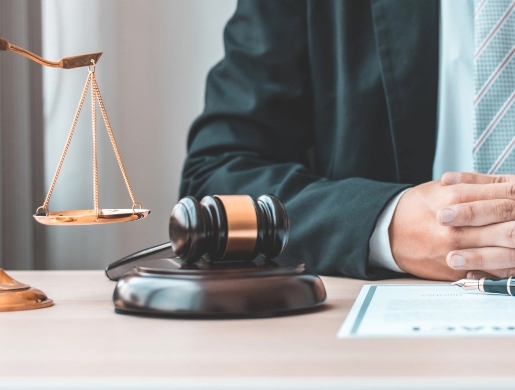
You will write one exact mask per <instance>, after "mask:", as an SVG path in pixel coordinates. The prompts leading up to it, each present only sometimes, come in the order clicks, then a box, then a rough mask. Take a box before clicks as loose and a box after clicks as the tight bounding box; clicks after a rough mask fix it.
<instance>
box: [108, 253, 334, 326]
mask: <svg viewBox="0 0 515 390" xmlns="http://www.w3.org/2000/svg"><path fill="white" fill-rule="evenodd" d="M108 275H109V274H108ZM326 299H327V294H326V291H325V287H324V284H323V283H322V280H321V279H320V278H319V277H318V276H317V275H315V274H312V273H309V272H307V271H306V270H305V269H304V264H302V263H299V262H298V261H296V260H290V259H283V260H274V261H271V260H265V259H262V258H259V259H255V260H254V261H245V262H234V261H231V262H226V263H219V262H217V263H210V262H207V261H204V260H203V259H201V260H199V261H198V262H197V263H194V264H188V263H185V262H182V261H181V260H180V259H179V258H166V259H150V260H148V261H147V262H145V263H144V262H141V261H140V262H139V264H138V265H137V266H135V267H134V268H133V269H132V271H129V272H128V273H126V274H125V275H124V276H122V277H121V278H120V279H119V280H118V282H117V284H116V288H115V290H114V293H113V303H114V306H115V310H116V312H117V313H124V314H144V315H154V316H155V315H158V316H172V317H269V316H275V315H281V314H289V313H290V314H291V313H296V312H300V311H305V310H307V309H311V308H315V307H317V306H321V305H323V304H324V303H325V301H326Z"/></svg>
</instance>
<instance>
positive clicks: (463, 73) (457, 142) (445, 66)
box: [369, 0, 474, 272]
mask: <svg viewBox="0 0 515 390" xmlns="http://www.w3.org/2000/svg"><path fill="white" fill-rule="evenodd" d="M439 67H440V72H439V74H440V76H439V83H438V129H437V134H438V136H437V141H436V154H435V160H434V164H433V179H434V180H439V179H440V178H441V176H442V174H444V173H445V172H447V171H462V172H471V171H472V170H473V161H472V144H473V131H474V130H473V117H474V105H473V101H474V0H441V2H440V63H439ZM407 191H409V190H407ZM405 192H406V191H404V192H402V193H400V194H399V195H397V196H396V197H395V198H394V199H392V200H391V201H390V202H389V203H388V205H387V206H386V208H385V210H384V211H383V213H382V214H381V215H380V216H379V219H378V221H377V223H376V227H375V230H374V233H373V234H372V237H371V238H370V242H369V246H370V256H369V264H370V265H371V266H373V267H379V268H386V269H389V270H392V271H397V272H403V271H402V270H401V269H400V268H399V267H398V266H397V263H396V262H395V259H394V258H393V255H392V250H391V248H390V237H389V235H388V227H389V226H390V222H391V220H392V217H393V213H394V212H395V208H396V207H397V203H398V202H399V200H400V198H401V197H402V195H404V193H405ZM435 218H436V216H435Z"/></svg>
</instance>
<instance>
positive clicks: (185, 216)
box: [169, 195, 290, 263]
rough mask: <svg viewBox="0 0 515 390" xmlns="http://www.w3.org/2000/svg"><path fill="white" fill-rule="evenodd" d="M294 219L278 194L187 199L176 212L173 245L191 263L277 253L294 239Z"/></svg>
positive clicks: (270, 256) (171, 229) (172, 225)
mask: <svg viewBox="0 0 515 390" xmlns="http://www.w3.org/2000/svg"><path fill="white" fill-rule="evenodd" d="M289 232H290V220H289V218H288V214H287V213H286V209H285V207H284V205H283V204H282V203H281V202H280V201H279V199H277V198H276V197H275V196H273V195H262V196H260V197H259V198H257V199H256V198H254V197H253V196H251V195H215V196H206V197H204V198H203V199H202V200H201V201H200V202H199V201H197V200H196V199H195V198H193V197H190V196H188V197H185V198H183V199H181V200H180V201H179V203H177V205H175V207H174V208H173V210H172V214H171V216H170V224H169V234H170V243H171V246H172V249H173V251H174V252H175V254H176V255H177V256H178V257H180V258H181V259H182V260H183V261H186V262H190V263H192V262H196V261H197V260H199V259H200V257H203V258H204V259H206V260H208V261H212V262H217V261H242V260H252V259H254V258H256V257H257V256H258V255H262V256H263V257H265V258H267V259H273V258H275V257H277V256H278V255H279V254H280V253H281V252H282V250H283V249H284V247H285V246H286V244H287V242H288V235H289Z"/></svg>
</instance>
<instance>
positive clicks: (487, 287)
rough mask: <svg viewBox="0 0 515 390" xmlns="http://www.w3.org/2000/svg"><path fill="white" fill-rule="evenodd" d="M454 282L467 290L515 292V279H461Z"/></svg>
mask: <svg viewBox="0 0 515 390" xmlns="http://www.w3.org/2000/svg"><path fill="white" fill-rule="evenodd" d="M452 284H454V285H456V286H458V287H461V288H463V289H465V290H475V291H481V292H486V293H496V294H505V295H511V296H513V294H515V279H513V280H512V277H511V276H510V277H509V278H507V279H487V278H481V279H479V280H478V279H461V280H458V281H457V282H453V283H452Z"/></svg>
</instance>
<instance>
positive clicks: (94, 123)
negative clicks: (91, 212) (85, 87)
mask: <svg viewBox="0 0 515 390" xmlns="http://www.w3.org/2000/svg"><path fill="white" fill-rule="evenodd" d="M93 66H94V63H93ZM90 74H91V75H92V76H91V78H94V77H95V69H93V70H90ZM91 121H92V124H91V128H92V131H93V207H94V208H95V213H96V214H97V215H98V208H99V207H98V158H97V100H96V94H95V92H94V88H93V83H91Z"/></svg>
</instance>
